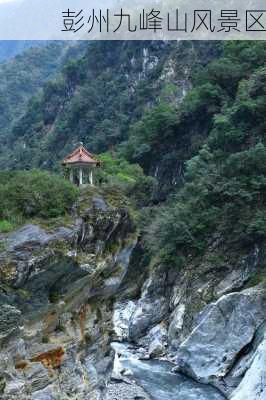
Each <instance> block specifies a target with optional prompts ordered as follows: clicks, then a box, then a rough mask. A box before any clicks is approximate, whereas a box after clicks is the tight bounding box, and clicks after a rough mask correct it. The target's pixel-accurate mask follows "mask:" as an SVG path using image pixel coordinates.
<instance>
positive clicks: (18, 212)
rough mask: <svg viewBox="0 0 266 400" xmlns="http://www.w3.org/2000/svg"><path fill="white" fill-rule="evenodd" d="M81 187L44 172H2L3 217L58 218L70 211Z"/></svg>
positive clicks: (0, 198)
mask: <svg viewBox="0 0 266 400" xmlns="http://www.w3.org/2000/svg"><path fill="white" fill-rule="evenodd" d="M77 194H78V190H77V188H75V187H74V186H73V185H72V184H71V183H70V182H67V181H66V180H64V179H63V178H62V177H59V176H56V175H51V174H49V173H48V172H44V171H38V170H33V171H28V172H23V171H18V172H13V173H5V172H2V173H0V218H1V219H3V220H7V221H14V220H18V219H20V218H21V219H25V218H32V217H38V218H43V219H45V218H55V217H59V216H63V215H65V214H66V213H67V212H69V211H70V209H71V207H72V205H73V203H74V201H75V200H76V198H77Z"/></svg>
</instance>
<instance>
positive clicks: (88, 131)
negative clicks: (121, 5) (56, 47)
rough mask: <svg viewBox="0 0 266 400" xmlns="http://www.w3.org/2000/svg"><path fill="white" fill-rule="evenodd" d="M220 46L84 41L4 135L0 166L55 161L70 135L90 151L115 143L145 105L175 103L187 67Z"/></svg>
mask: <svg viewBox="0 0 266 400" xmlns="http://www.w3.org/2000/svg"><path fill="white" fill-rule="evenodd" d="M219 47H220V46H219V44H209V43H188V42H187V43H185V42H184V43H163V42H114V43H110V42H95V43H93V44H90V45H89V47H88V51H87V53H86V54H85V56H83V57H75V58H73V60H72V61H71V62H69V63H66V64H65V65H64V67H63V69H62V74H61V76H60V77H58V78H57V79H56V80H53V81H50V82H49V83H47V84H46V85H45V88H44V92H43V93H41V94H40V95H37V96H35V97H33V98H32V99H31V101H30V103H29V105H28V107H27V110H26V112H25V113H24V115H22V117H21V118H20V120H19V121H17V123H16V124H15V126H14V127H13V128H12V129H11V130H10V131H9V132H8V134H7V135H6V142H5V146H6V147H5V149H4V154H8V157H6V156H5V155H3V153H2V156H1V161H0V166H1V167H2V168H5V167H8V168H31V167H41V168H55V167H56V166H57V162H58V160H59V159H60V158H62V157H63V155H65V154H66V152H68V151H70V150H71V149H72V148H73V146H74V145H75V144H76V143H77V141H83V142H84V144H85V145H86V146H87V147H88V148H90V149H91V150H92V151H94V152H97V153H99V152H103V151H106V150H108V149H110V148H113V147H117V145H118V144H120V143H122V142H124V141H127V140H128V137H129V134H130V129H131V125H132V123H134V122H136V121H138V120H139V119H140V118H141V117H142V116H143V115H144V113H145V112H146V111H147V110H150V109H152V108H153V107H154V106H156V105H159V104H167V105H168V106H169V105H171V110H172V108H173V110H175V108H176V107H177V106H178V105H179V104H180V101H181V99H182V98H183V97H184V95H185V94H186V93H187V91H188V90H189V88H190V87H191V83H192V81H191V76H192V70H196V69H198V68H199V69H200V68H201V67H202V66H203V67H204V66H205V65H206V63H207V62H208V60H210V59H212V58H213V57H215V56H217V54H219V51H220V50H219ZM171 110H170V111H171ZM166 112H167V110H166ZM173 118H174V117H173ZM11 147H12V148H13V151H12V156H11V157H10V151H9V149H10V148H11ZM136 150H137V149H136ZM140 151H142V149H140ZM159 158H160V155H159ZM148 169H150V168H149V167H148V168H147V172H150V171H148Z"/></svg>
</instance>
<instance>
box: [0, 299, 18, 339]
mask: <svg viewBox="0 0 266 400" xmlns="http://www.w3.org/2000/svg"><path fill="white" fill-rule="evenodd" d="M21 323H22V320H21V312H20V311H19V310H18V309H17V308H15V307H13V306H11V305H9V304H3V305H2V306H1V307H0V343H1V340H2V339H4V338H6V337H8V336H9V335H11V334H12V333H13V334H14V333H17V331H18V329H19V328H20V324H21Z"/></svg>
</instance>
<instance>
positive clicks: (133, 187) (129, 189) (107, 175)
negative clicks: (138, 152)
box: [98, 153, 156, 207]
mask: <svg viewBox="0 0 266 400" xmlns="http://www.w3.org/2000/svg"><path fill="white" fill-rule="evenodd" d="M99 159H100V160H101V162H102V166H101V168H100V169H99V170H98V180H99V181H100V182H102V183H108V184H112V185H116V186H119V187H120V188H121V189H122V190H123V191H124V192H125V193H126V195H128V196H129V197H130V198H131V199H132V200H133V201H134V203H135V204H136V206H138V207H141V206H144V205H146V204H148V203H149V202H150V200H151V197H152V194H153V191H154V187H155V185H156V180H155V179H154V178H152V177H151V176H146V175H145V174H144V173H143V170H142V168H141V167H140V166H139V165H138V164H131V163H129V162H128V161H127V160H125V159H124V158H122V157H117V156H116V155H112V154H111V153H104V154H102V155H100V156H99Z"/></svg>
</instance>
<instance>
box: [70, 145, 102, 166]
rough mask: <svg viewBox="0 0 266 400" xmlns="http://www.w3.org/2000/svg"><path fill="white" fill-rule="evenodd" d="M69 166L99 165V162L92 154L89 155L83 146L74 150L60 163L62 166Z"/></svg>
mask: <svg viewBox="0 0 266 400" xmlns="http://www.w3.org/2000/svg"><path fill="white" fill-rule="evenodd" d="M69 164H70V165H71V164H84V165H85V164H87V165H88V164H91V165H92V164H94V165H97V164H99V161H98V160H97V159H96V158H95V156H94V155H93V154H91V153H90V152H89V151H88V150H86V149H85V147H83V146H79V147H78V148H77V149H76V150H74V151H73V152H72V153H71V154H69V155H68V156H66V157H65V158H64V160H63V161H62V165H69Z"/></svg>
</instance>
